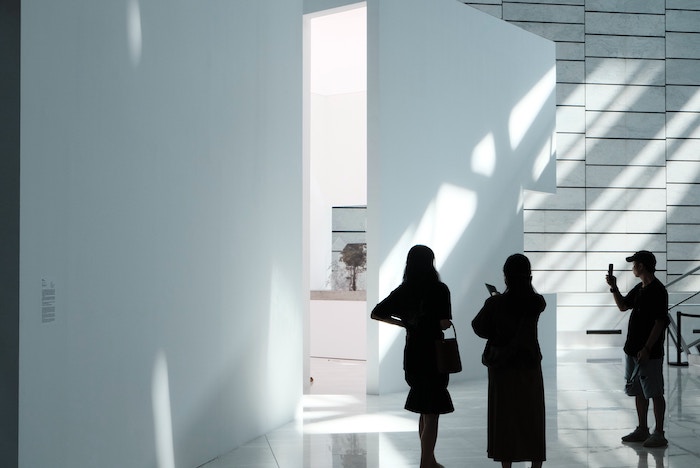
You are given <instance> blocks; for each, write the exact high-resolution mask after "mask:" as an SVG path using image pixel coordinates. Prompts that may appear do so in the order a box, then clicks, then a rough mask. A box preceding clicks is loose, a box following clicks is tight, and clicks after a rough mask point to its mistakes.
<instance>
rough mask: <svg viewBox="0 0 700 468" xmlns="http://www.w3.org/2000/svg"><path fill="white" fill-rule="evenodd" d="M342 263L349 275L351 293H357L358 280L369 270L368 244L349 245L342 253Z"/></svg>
mask: <svg viewBox="0 0 700 468" xmlns="http://www.w3.org/2000/svg"><path fill="white" fill-rule="evenodd" d="M340 262H341V263H342V264H344V265H345V269H346V270H347V273H348V276H347V278H348V283H349V289H350V291H357V279H358V276H359V275H360V273H362V272H364V271H365V270H366V269H367V244H364V243H363V244H347V245H346V246H345V247H344V248H343V250H342V251H341V252H340Z"/></svg>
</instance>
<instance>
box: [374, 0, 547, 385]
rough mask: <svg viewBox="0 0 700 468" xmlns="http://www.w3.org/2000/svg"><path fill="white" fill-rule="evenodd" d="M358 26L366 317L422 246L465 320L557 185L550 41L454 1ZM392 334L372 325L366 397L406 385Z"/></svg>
mask: <svg viewBox="0 0 700 468" xmlns="http://www.w3.org/2000/svg"><path fill="white" fill-rule="evenodd" d="M367 18H368V49H367V50H368V54H369V56H368V83H367V86H368V99H367V103H368V127H367V128H368V138H367V141H368V162H367V168H368V170H367V174H368V183H367V187H368V201H367V206H368V233H367V236H368V237H367V238H368V270H367V271H368V275H367V302H368V308H371V307H373V306H374V304H375V303H376V301H378V300H380V299H382V298H383V297H385V296H386V295H387V294H388V293H389V292H390V291H391V290H392V289H393V288H395V287H396V286H398V284H399V283H400V281H401V276H402V271H403V268H404V265H405V259H406V253H407V252H408V250H409V249H410V247H411V246H412V245H414V244H416V243H423V244H426V245H428V246H430V247H431V248H432V249H433V250H434V251H435V255H436V265H437V266H438V267H439V271H440V275H441V277H442V279H443V280H444V281H445V283H446V284H447V285H448V286H449V287H450V290H451V293H452V305H453V315H454V317H455V318H456V319H457V322H458V323H464V324H467V323H469V321H470V320H471V318H473V316H474V315H475V314H476V313H477V311H478V310H479V308H480V307H481V306H482V304H483V301H484V300H485V299H486V297H487V292H486V289H485V288H484V282H488V283H491V284H495V285H498V287H499V289H501V290H503V285H502V278H503V274H502V265H503V262H504V261H505V259H506V258H507V257H508V255H510V254H512V253H515V252H522V251H523V247H524V241H523V213H522V203H523V192H524V191H525V190H547V191H553V190H554V189H555V186H556V180H555V177H554V166H555V164H554V160H555V158H554V148H553V144H554V141H553V139H552V135H553V133H554V125H555V108H556V106H555V93H554V81H555V72H554V64H555V57H554V55H555V54H554V44H553V43H552V42H551V41H548V40H545V39H543V38H541V37H537V36H535V35H533V34H530V33H528V32H526V31H524V30H522V29H521V28H518V27H516V26H513V25H510V24H508V23H506V22H503V21H500V20H498V19H495V18H493V17H492V16H490V15H487V14H485V13H483V12H480V11H478V10H476V9H474V8H471V7H469V6H466V5H463V4H461V3H459V2H457V1H454V0H381V1H370V2H368V10H367ZM457 328H458V330H457V331H458V333H465V332H467V330H461V328H464V327H463V326H458V327H457ZM400 335H401V334H400V333H397V332H396V330H395V329H392V328H391V327H390V326H387V325H385V324H377V323H370V325H369V328H368V389H369V391H370V392H371V393H383V392H387V391H394V390H396V389H397V388H399V387H400V386H401V385H403V375H402V372H401V362H402V356H403V355H402V348H403V343H402V340H401V339H400ZM460 345H461V343H460ZM464 347H465V349H464V353H465V354H467V355H478V354H479V353H480V352H481V349H479V347H478V346H476V345H474V344H471V343H469V342H465V343H464ZM479 371H480V369H478V368H476V367H474V366H467V367H466V368H465V371H464V376H459V377H456V379H458V380H459V379H462V378H468V377H473V376H475V375H476V373H477V372H479Z"/></svg>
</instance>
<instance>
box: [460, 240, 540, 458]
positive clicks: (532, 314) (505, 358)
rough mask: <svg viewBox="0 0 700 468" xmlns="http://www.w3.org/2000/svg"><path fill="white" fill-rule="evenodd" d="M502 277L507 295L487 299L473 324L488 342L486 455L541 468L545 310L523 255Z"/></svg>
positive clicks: (517, 256) (514, 259)
mask: <svg viewBox="0 0 700 468" xmlns="http://www.w3.org/2000/svg"><path fill="white" fill-rule="evenodd" d="M503 275H504V279H505V283H506V290H505V292H504V293H503V294H497V295H494V296H491V297H489V298H488V299H486V302H485V303H484V306H483V307H482V309H481V310H480V311H479V313H478V314H477V316H476V317H475V318H474V320H473V321H472V327H473V328H474V332H475V333H476V334H477V335H479V336H480V337H482V338H486V339H487V340H488V341H487V344H486V350H485V351H484V354H485V356H484V361H485V362H484V364H486V365H487V366H488V379H489V383H488V422H487V425H488V431H487V449H486V451H487V454H488V456H489V458H492V459H493V460H494V461H497V462H501V466H502V468H510V467H511V466H512V463H513V462H520V461H531V462H532V467H533V468H541V466H542V463H543V462H544V461H545V459H546V456H545V452H546V449H545V410H544V383H543V380H542V364H541V362H542V353H541V352H540V345H539V341H538V339H537V322H538V321H539V317H540V314H541V313H542V311H544V308H545V305H546V304H545V300H544V298H543V297H542V296H541V295H540V294H538V293H537V292H536V291H535V289H534V288H533V287H532V275H531V267H530V260H528V258H527V257H526V256H525V255H523V254H514V255H511V256H510V257H508V259H507V260H506V262H505V264H504V265H503ZM496 350H498V352H493V353H489V351H496Z"/></svg>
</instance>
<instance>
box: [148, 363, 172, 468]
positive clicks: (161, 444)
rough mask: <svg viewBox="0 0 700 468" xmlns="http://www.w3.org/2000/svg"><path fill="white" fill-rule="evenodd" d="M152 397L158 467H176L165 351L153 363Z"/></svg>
mask: <svg viewBox="0 0 700 468" xmlns="http://www.w3.org/2000/svg"><path fill="white" fill-rule="evenodd" d="M151 398H152V403H153V423H154V424H153V426H154V428H155V440H156V457H157V459H158V468H175V452H174V446H173V421H172V414H171V407H170V382H169V377H168V361H167V359H166V357H165V353H164V352H163V351H160V352H159V353H158V355H157V356H156V360H155V363H154V364H153V378H152V383H151Z"/></svg>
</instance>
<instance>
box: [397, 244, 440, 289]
mask: <svg viewBox="0 0 700 468" xmlns="http://www.w3.org/2000/svg"><path fill="white" fill-rule="evenodd" d="M434 261H435V254H434V253H433V251H432V249H431V248H430V247H427V246H425V245H414V246H413V247H411V250H409V251H408V255H407V256H406V268H405V269H404V271H403V282H404V283H413V284H417V283H433V282H437V281H440V275H439V274H438V272H437V270H436V269H435V265H434Z"/></svg>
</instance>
